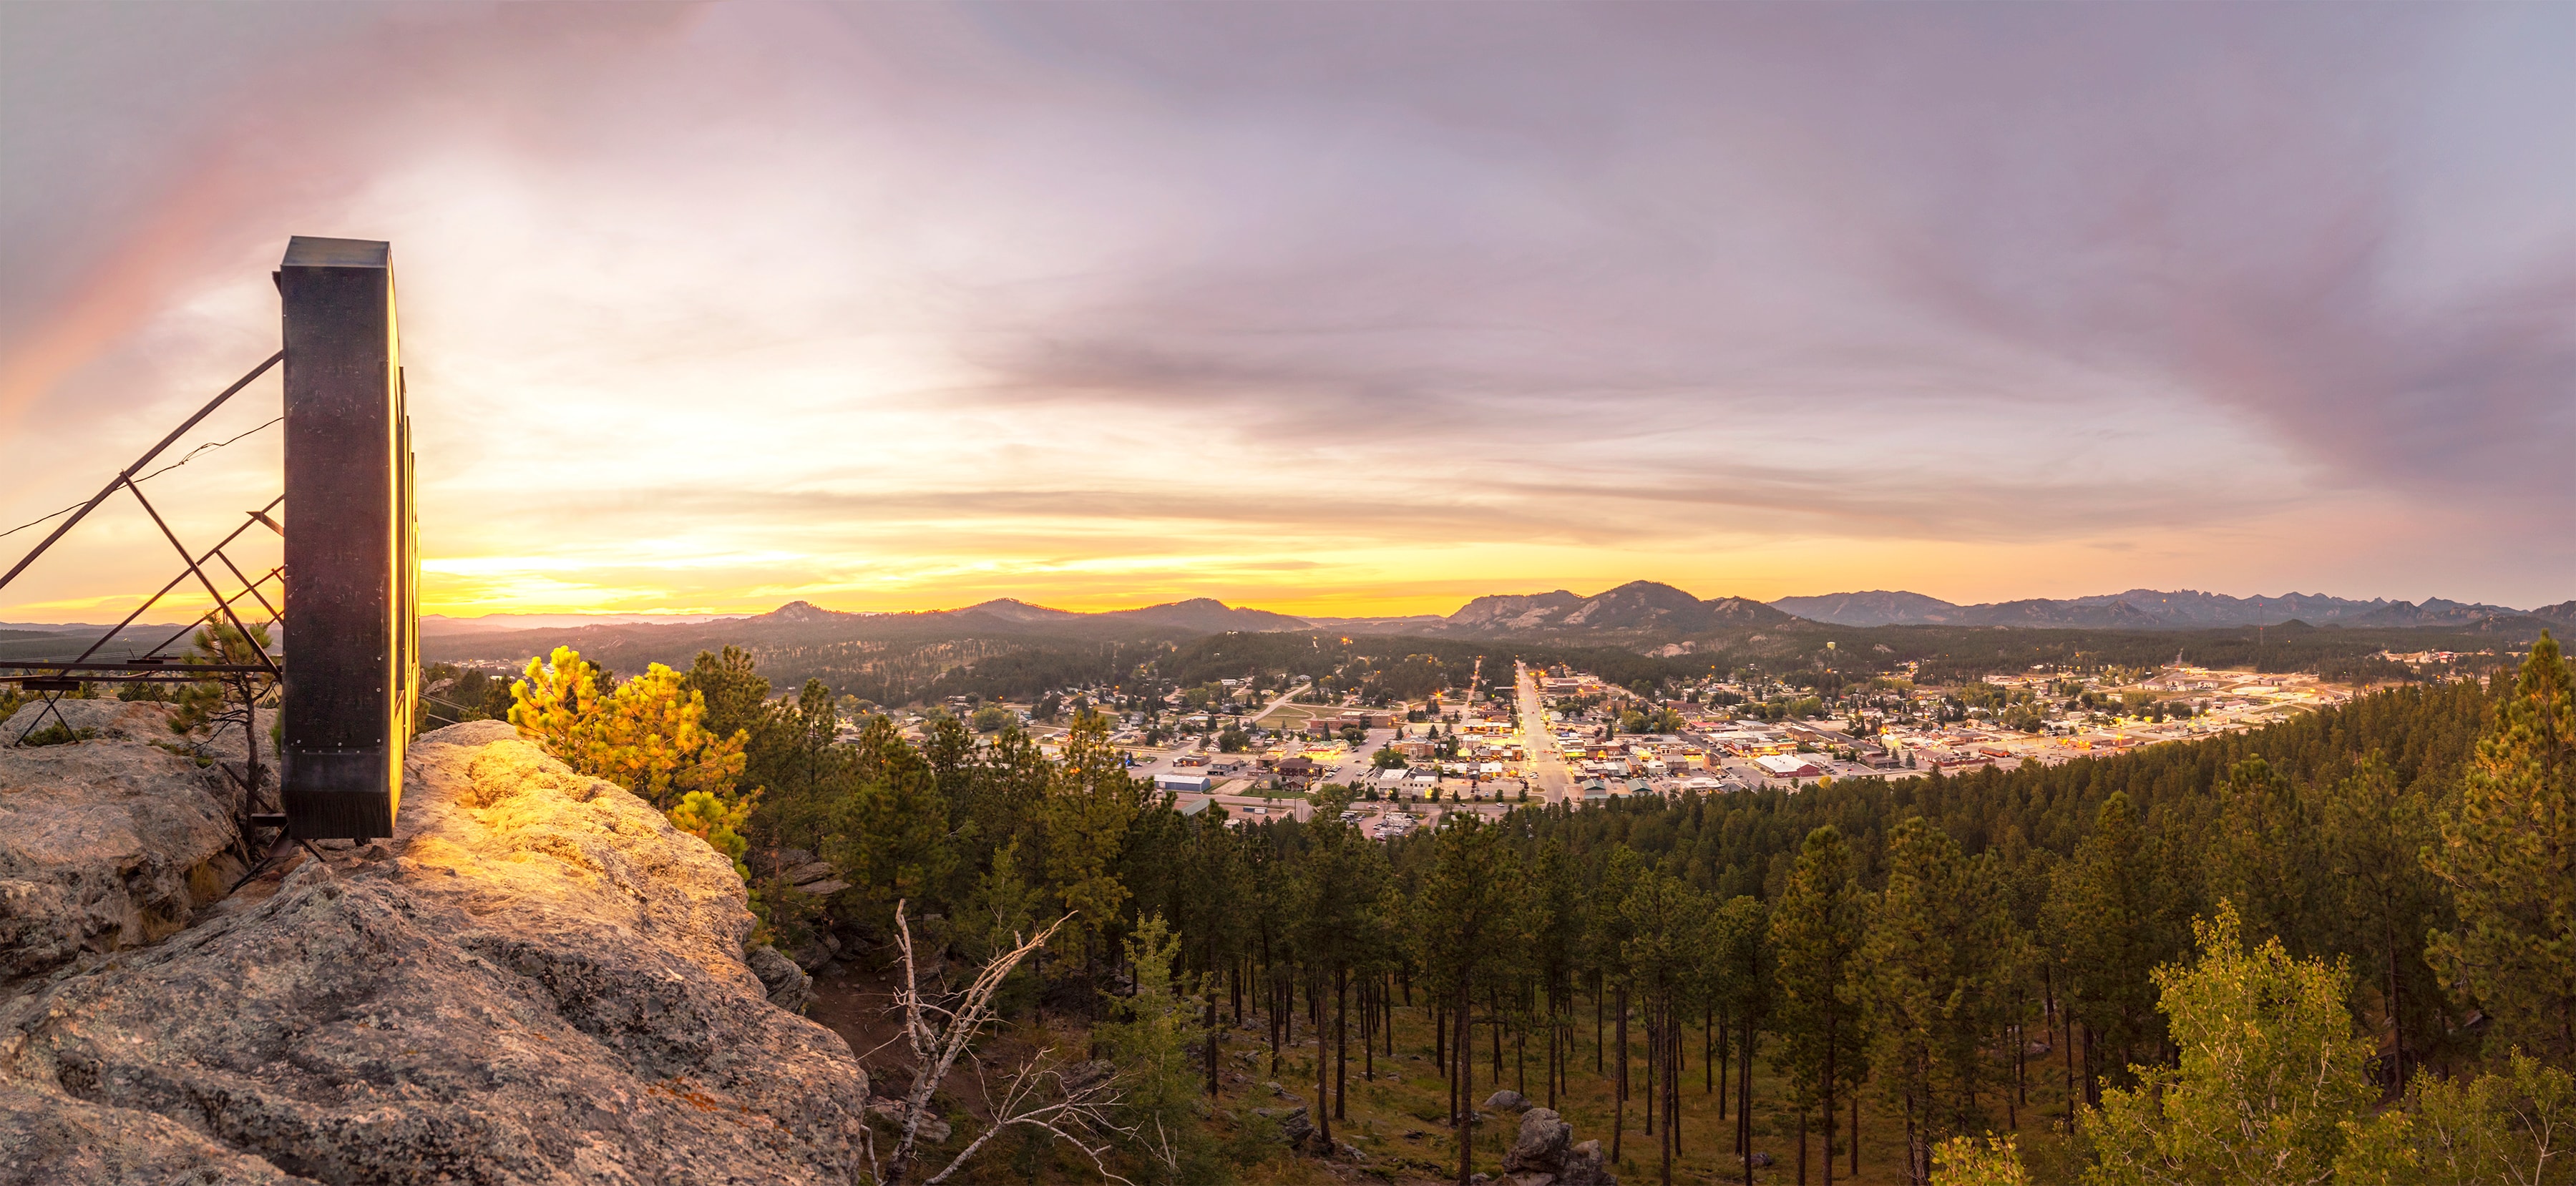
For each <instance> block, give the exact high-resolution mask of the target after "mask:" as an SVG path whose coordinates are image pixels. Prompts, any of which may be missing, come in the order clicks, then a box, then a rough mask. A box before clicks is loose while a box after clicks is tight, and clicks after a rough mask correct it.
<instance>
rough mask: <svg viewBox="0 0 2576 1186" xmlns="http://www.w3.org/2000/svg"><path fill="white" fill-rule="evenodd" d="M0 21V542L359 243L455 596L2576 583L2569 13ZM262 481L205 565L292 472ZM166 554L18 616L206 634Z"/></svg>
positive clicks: (561, 599)
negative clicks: (396, 346) (1649, 581)
mask: <svg viewBox="0 0 2576 1186" xmlns="http://www.w3.org/2000/svg"><path fill="white" fill-rule="evenodd" d="M0 30H5V32H6V33H7V36H5V37H0V100H5V101H0V154H5V156H6V159H7V162H8V167H7V168H5V169H0V214H5V216H6V217H5V219H0V246H5V252H6V256H7V258H8V260H9V263H10V267H9V268H8V269H7V270H6V274H5V275H0V433H5V434H6V437H7V444H8V445H9V447H10V454H11V456H12V458H13V459H23V460H16V463H15V465H14V467H13V469H12V470H11V472H10V479H11V480H10V482H9V483H7V485H6V486H5V488H0V518H6V519H8V520H9V522H12V523H14V522H15V521H16V519H17V518H24V517H29V516H32V515H33V514H35V513H38V512H40V511H41V510H44V509H50V508H51V506H52V505H57V504H59V503H60V502H62V501H64V500H65V498H66V496H67V495H68V496H71V497H76V496H78V495H79V494H81V493H85V492H86V491H85V489H83V487H85V486H90V485H94V484H95V481H96V480H97V479H98V478H100V477H103V476H104V474H105V473H107V472H110V471H112V470H113V468H114V467H115V466H117V465H120V464H122V463H123V461H124V460H125V459H126V457H125V456H124V455H125V454H127V453H129V452H131V449H130V448H129V446H128V442H132V443H133V444H134V445H138V446H139V444H140V443H142V442H143V441H144V440H148V439H149V438H150V437H151V436H153V435H156V434H157V426H159V425H163V424H167V423H168V422H170V421H171V420H174V419H175V418H176V416H177V414H178V412H177V411H176V409H178V408H180V407H181V406H182V405H185V404H188V403H189V402H191V401H192V400H194V399H196V398H201V394H200V393H202V392H203V391H206V390H211V389H212V387H214V386H217V385H220V383H221V382H222V381H223V380H224V379H227V378H229V377H230V373H231V372H230V371H229V370H228V369H227V368H231V370H238V369H239V367H240V366H243V365H247V363H248V362H249V361H253V360H255V359H256V358H257V357H259V355H260V354H261V353H263V352H264V350H265V349H267V348H273V347H269V346H267V345H265V344H264V342H265V341H268V340H273V333H274V331H273V329H272V328H270V327H272V326H273V324H274V322H273V320H272V318H273V316H274V308H273V299H274V298H273V294H271V293H270V292H268V291H267V284H266V277H265V270H266V268H267V267H268V266H270V265H271V264H272V263H273V260H274V257H275V254H276V252H277V251H278V249H279V248H280V247H281V246H282V244H283V240H284V238H285V236H286V235H288V234H290V233H326V234H352V235H368V236H376V237H386V238H391V239H393V240H394V241H395V243H396V248H395V250H396V256H397V267H398V269H399V271H400V273H401V276H402V283H403V301H404V309H403V312H404V319H405V320H404V333H405V350H406V362H407V363H408V365H409V367H410V372H411V379H412V390H413V392H414V395H415V401H416V417H417V419H418V421H419V429H420V444H421V451H422V454H423V459H424V463H425V467H426V471H427V472H426V473H425V480H424V485H423V490H422V499H423V513H424V523H425V530H426V533H427V542H428V544H429V550H430V555H431V557H432V559H433V561H434V563H433V564H432V566H431V573H432V581H431V585H430V592H431V596H432V600H433V601H434V602H439V603H441V604H446V605H450V606H451V607H453V608H457V609H459V610H467V611H474V610H484V609H499V608H512V607H523V608H544V609H581V608H603V609H604V608H617V609H643V608H658V609H758V608H765V605H764V600H769V601H774V600H779V599H784V596H786V595H812V596H815V597H816V599H818V600H824V601H826V602H827V603H831V604H850V605H853V606H858V605H865V606H867V607H869V608H893V607H900V606H906V605H924V604H944V603H953V602H957V601H963V600H970V599H973V598H974V597H977V596H982V595H1014V596H1028V597H1030V598H1031V599H1032V600H1048V601H1056V602H1062V603H1066V604H1082V605H1104V604H1115V603H1122V602H1132V601H1134V600H1137V599H1147V598H1152V599H1160V598H1163V597H1166V596H1186V595H1193V594H1201V593H1206V594H1214V595H1218V596H1224V597H1229V598H1232V599H1236V600H1251V601H1254V602H1256V603H1264V604H1279V605H1283V606H1286V605H1306V606H1314V607H1327V606H1329V607H1333V608H1336V609H1340V610H1343V611H1357V610H1360V609H1366V608H1386V609H1420V608H1444V609H1445V608H1447V604H1444V603H1448V602H1453V601H1454V599H1455V598H1456V597H1458V596H1461V595H1468V594H1472V593H1474V592H1481V591H1487V590H1488V589H1491V588H1550V587H1555V586H1558V585H1566V584H1573V585H1587V584H1589V583H1594V582H1597V581H1600V580H1616V579H1625V578H1626V577H1629V576H1639V575H1651V576H1657V577H1659V578H1661V579H1668V580H1674V581H1676V582H1677V583H1682V584H1685V585H1686V586H1690V587H1693V588H1697V589H1699V590H1700V591H1701V592H1703V593H1709V594H1715V593H1726V592H1742V593H1748V594H1755V595H1763V596H1770V595H1777V594H1781V593H1788V592H1816V591H1821V590H1822V589H1824V588H1827V587H1831V586H1835V585H1842V584H1855V585H1862V586H1866V587H1877V586H1908V585H1910V586H1914V587H1919V588H1924V589H1925V590H1926V591H1928V592H1935V593H1941V594H1945V595H1950V596H1956V597H1991V596H2019V595H2034V594H2064V593H2074V592H2087V591H2096V590H2098V589H2101V588H2115V587H2126V586H2130V585H2137V584H2156V585H2184V584H2191V585H2200V586H2205V587H2207V586H2215V587H2222V588H2229V589H2233V590H2236V591H2241V592H2252V591H2256V590H2257V589H2269V590H2272V591H2278V587H2285V586H2287V585H2289V584H2297V585H2300V586H2302V587H2331V588H2332V589H2333V590H2334V591H2337V592H2345V593H2350V594H2355V595H2373V594H2389V595H2402V596H2411V597H2420V596H2424V595H2427V594H2430V593H2442V594H2444V595H2449V596H2456V597H2474V598H2480V599H2487V600H2497V601H2505V602H2535V603H2536V602H2539V601H2554V600H2558V599H2560V598H2563V597H2564V596H2566V595H2568V593H2569V592H2570V590H2567V589H2565V588H2563V585H2564V580H2565V573H2567V572H2569V571H2576V543H2570V542H2569V540H2570V533H2568V532H2566V531H2564V530H2563V524H2562V523H2560V522H2559V520H2560V519H2561V518H2562V517H2563V510H2564V507H2565V506H2566V505H2568V503H2569V501H2570V499H2571V497H2576V484H2571V483H2576V466H2571V465H2568V464H2566V460H2567V458H2568V457H2569V455H2570V454H2571V453H2572V452H2576V378H2571V376H2576V270H2571V267H2570V265H2569V264H2568V263H2567V261H2569V260H2571V259H2576V81H2571V78H2570V76H2569V75H2568V74H2567V72H2566V71H2565V70H2564V69H2563V64H2564V62H2565V61H2566V60H2567V58H2568V57H2569V55H2571V54H2576V14H2571V11H2570V10H2567V9H2563V8H2548V7H2519V8H2509V7H2503V6H2492V7H2480V8H2461V7H2443V6H2405V5H2382V6H2372V7H2369V8H2358V9H2355V8H2341V9H2334V8H2315V7H2310V8H2243V7H2235V8H2216V7H2211V8H2196V9H2171V8H2167V9H2153V10H2150V9H2141V8H2134V7H2128V8H2123V7H2102V6H2091V7H2061V8H2033V7H2029V6H1979V5H1952V6H1942V7H1911V8H1890V7H1875V8H1797V7H1755V6H1700V7H1690V6H1636V7H1625V6H1609V5H1580V6H1543V5H1524V6H1513V7H1509V8H1502V9H1490V8H1489V9H1480V10H1477V11H1475V12H1472V13H1470V12H1468V11H1466V10H1458V9H1442V8H1436V7H1412V8H1401V7H1390V8H1350V7H1329V8H1317V7H1313V6H1297V5H1281V6H1257V5H1229V6H1222V7H1198V8H1187V7H1170V6H1155V7H1100V6H1082V7H1076V6H1052V5H1035V6H1008V5H985V6H974V7H945V8H939V7H904V6H818V7H801V6H791V5H763V6H713V7H696V6H681V7H668V8H665V7H649V6H632V5H630V6H618V7H615V8H597V7H590V8H568V9H567V8H530V7H525V6H507V5H505V6H493V7H484V6H462V5H460V6H450V5H438V6H424V7H388V6H370V7H360V8H339V9H328V10H316V9H307V8H301V7H299V8H293V9H287V8H250V9H240V8H230V9H217V8H194V7H184V6H183V7H176V8H167V9H143V8H138V7H134V6H117V7H107V8H50V7H29V6H20V7H16V8H11V9H6V10H0ZM259 394H260V393H258V392H253V393H251V396H250V397H246V398H255V397H258V396H259ZM265 398H267V399H270V400H272V401H273V399H274V394H273V391H272V392H269V393H268V394H267V395H266V396H265ZM223 464H231V463H222V464H209V465H208V466H207V468H208V470H209V471H210V472H209V474H208V475H207V476H206V477H204V478H203V479H195V478H192V479H191V480H192V481H202V483H203V485H202V486H201V487H198V488H197V489H200V490H201V492H202V493H203V494H204V495H205V498H206V499H207V500H209V502H210V506H209V508H208V509H207V510H206V511H205V512H204V514H203V515H202V516H201V517H200V518H199V519H197V520H193V521H191V522H190V523H189V524H188V526H190V527H191V529H212V527H213V524H214V521H215V519H216V517H217V516H218V512H220V514H221V515H230V514H234V513H236V510H237V508H233V507H231V506H230V505H229V504H230V502H231V501H239V499H240V498H241V497H250V496H252V495H253V494H254V492H255V491H256V490H257V489H258V488H259V486H260V482H261V480H262V479H261V474H260V472H259V471H260V467H261V465H262V464H273V460H272V461H269V462H263V461H262V460H261V458H260V457H259V456H257V455H245V456H244V457H242V458H241V459H240V461H239V463H238V464H233V465H232V468H231V469H224V468H223ZM228 500H229V501H228ZM22 509H23V512H24V513H19V512H21V511H22ZM5 525H6V524H0V526H5ZM123 542H130V540H128V539H127V537H120V536H113V535H110V536H108V538H106V539H104V540H102V541H100V542H98V543H95V544H92V545H87V546H86V548H85V550H82V551H78V552H75V553H73V554H72V555H71V556H70V557H68V560H69V561H70V564H69V565H68V566H67V568H66V570H65V571H63V572H60V573H55V574H52V575H48V576H46V577H44V578H43V579H42V580H39V581H36V582H34V583H32V584H31V585H30V586H29V587H28V589H27V591H26V594H25V596H24V597H23V598H22V597H21V595H20V594H21V591H20V589H18V588H15V587H13V588H12V589H11V590H9V591H8V592H7V593H5V594H0V616H6V615H7V614H9V613H11V612H16V611H12V610H10V609H9V608H8V607H9V606H11V605H17V606H29V605H39V604H44V603H48V602H66V603H68V602H71V601H75V600H78V599H82V598H94V597H98V596H103V595H106V594H109V593H112V592H115V591H117V590H123V589H131V588H135V587H138V586H148V585H150V584H157V583H158V578H157V577H154V576H150V575H148V574H150V573H153V572H157V568H156V567H155V564H157V562H155V563H151V564H147V563H144V562H142V561H138V560H132V559H127V558H126V556H127V552H126V551H125V550H123V549H122V543H123ZM2434 575H2439V577H2440V578H2441V580H2440V583H2439V584H2438V586H2431V585H2428V584H2427V583H2426V582H2427V581H2429V580H2431V579H2432V577H2433V576H2434ZM835 598H837V599H838V600H834V599H835ZM26 616H38V615H36V614H34V613H32V612H30V613H28V614H27V615H26Z"/></svg>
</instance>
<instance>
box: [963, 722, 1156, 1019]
mask: <svg viewBox="0 0 2576 1186" xmlns="http://www.w3.org/2000/svg"><path fill="white" fill-rule="evenodd" d="M1143 808H1144V791H1143V788H1142V787H1140V786H1139V785H1138V784H1137V782H1136V780H1135V779H1134V778H1133V777H1130V776H1129V775H1128V773H1127V765H1126V762H1125V761H1124V760H1123V759H1121V758H1120V756H1119V754H1118V751H1117V750H1116V749H1115V748H1114V747H1112V746H1111V745H1110V744H1109V718H1108V717H1106V716H1103V715H1101V714H1099V713H1092V712H1086V713H1083V714H1082V715H1081V716H1080V717H1078V718H1076V720H1075V721H1074V724H1073V728H1072V730H1071V731H1070V732H1067V733H1066V734H1065V736H1064V752H1063V757H1062V758H1061V759H1060V760H1059V761H1058V763H1057V765H1056V767H1055V771H1054V778H1053V779H1052V780H1051V785H1050V786H1049V787H1048V791H1047V798H1046V804H1045V807H1044V808H1043V811H1042V820H1043V830H1044V834H1045V837H1046V871H1047V880H1048V882H1049V884H1050V885H1051V886H1052V887H1053V888H1054V890H1055V892H1056V895H1057V896H1058V898H1059V899H1060V900H1062V901H1063V903H1064V908H1065V909H1066V910H1069V911H1072V912H1073V913H1074V915H1075V917H1074V921H1073V924H1072V925H1071V926H1068V927H1067V928H1065V929H1066V931H1068V932H1070V933H1072V934H1073V935H1074V937H1075V951H1074V952H1072V953H1071V955H1072V956H1073V957H1074V962H1076V963H1078V964H1079V965H1080V966H1081V967H1082V968H1083V969H1084V970H1085V971H1086V972H1088V971H1089V970H1090V968H1091V967H1092V963H1093V960H1094V959H1095V958H1096V957H1097V956H1098V955H1099V954H1101V953H1102V952H1103V951H1105V950H1106V948H1105V947H1104V946H1103V944H1104V943H1106V942H1107V940H1108V937H1109V936H1111V935H1112V934H1114V933H1115V931H1116V928H1117V926H1118V922H1119V919H1120V917H1121V914H1122V912H1123V910H1124V908H1125V907H1126V905H1127V900H1128V898H1129V896H1130V895H1129V893H1128V889H1127V885H1126V883H1125V882H1124V881H1123V880H1121V879H1120V877H1119V876H1118V868H1119V863H1120V857H1121V856H1122V855H1123V853H1124V850H1125V848H1126V843H1127V830H1128V828H1129V827H1131V826H1132V825H1133V824H1134V823H1135V821H1136V815H1137V813H1138V812H1139V811H1141V810H1143ZM941 818H942V819H944V818H945V815H944V814H943V815H942V816H941Z"/></svg>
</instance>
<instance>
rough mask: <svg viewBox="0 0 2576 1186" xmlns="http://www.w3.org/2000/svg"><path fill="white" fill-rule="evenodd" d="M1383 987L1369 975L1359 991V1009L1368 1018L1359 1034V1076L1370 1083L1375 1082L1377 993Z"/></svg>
mask: <svg viewBox="0 0 2576 1186" xmlns="http://www.w3.org/2000/svg"><path fill="white" fill-rule="evenodd" d="M1384 987H1385V986H1384V985H1381V984H1380V983H1378V981H1377V979H1376V978H1375V977H1371V978H1370V980H1369V982H1368V984H1367V985H1366V986H1365V988H1364V990H1363V991H1362V992H1361V993H1360V997H1361V1000H1360V1009H1361V1011H1362V1013H1363V1014H1364V1015H1365V1016H1366V1017H1367V1018H1368V1024H1367V1025H1366V1026H1365V1027H1363V1030H1362V1032H1361V1034H1360V1078H1362V1079H1365V1080H1368V1081H1369V1082H1371V1083H1375V1082H1377V1031H1378V1015H1377V1007H1378V994H1379V993H1380V992H1381V991H1382V990H1383V989H1384Z"/></svg>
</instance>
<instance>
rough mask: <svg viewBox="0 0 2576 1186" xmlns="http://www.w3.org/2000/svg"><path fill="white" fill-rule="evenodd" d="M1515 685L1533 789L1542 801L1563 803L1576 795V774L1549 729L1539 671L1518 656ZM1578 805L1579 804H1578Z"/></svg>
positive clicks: (1522, 749) (1525, 752)
mask: <svg viewBox="0 0 2576 1186" xmlns="http://www.w3.org/2000/svg"><path fill="white" fill-rule="evenodd" d="M1512 679H1513V689H1514V691H1515V692H1516V693H1517V694H1518V695H1519V697H1520V702H1521V752H1522V753H1524V754H1526V755H1528V761H1529V777H1530V789H1531V790H1533V791H1536V792H1538V798H1539V801H1540V802H1543V803H1563V802H1566V801H1567V800H1569V799H1570V798H1572V797H1573V795H1574V775H1573V773H1572V772H1571V771H1568V770H1567V769H1566V768H1565V755H1564V754H1562V753H1560V752H1558V750H1557V748H1556V735H1555V734H1553V733H1550V732H1548V729H1547V701H1546V699H1545V698H1544V697H1542V696H1540V695H1539V691H1538V675H1537V673H1535V672H1533V671H1531V670H1530V669H1529V665H1528V664H1526V663H1523V662H1521V661H1520V660H1518V659H1515V660H1513V661H1512ZM1578 806H1579V804H1578Z"/></svg>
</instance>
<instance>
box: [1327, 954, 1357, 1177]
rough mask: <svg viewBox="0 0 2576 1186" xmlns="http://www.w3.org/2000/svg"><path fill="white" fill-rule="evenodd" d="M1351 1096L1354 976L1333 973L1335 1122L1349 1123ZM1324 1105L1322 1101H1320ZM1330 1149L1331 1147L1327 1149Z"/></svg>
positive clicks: (1339, 970) (1338, 970)
mask: <svg viewBox="0 0 2576 1186" xmlns="http://www.w3.org/2000/svg"><path fill="white" fill-rule="evenodd" d="M1350 1095H1351V974H1350V970H1349V969H1347V968H1334V969H1333V1119H1335V1120H1348V1119H1350V1116H1349V1115H1348V1114H1347V1113H1345V1112H1344V1111H1343V1105H1344V1102H1345V1101H1347V1100H1348V1099H1349V1098H1350ZM1319 1102H1320V1101H1319ZM1327 1148H1330V1146H1327Z"/></svg>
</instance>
